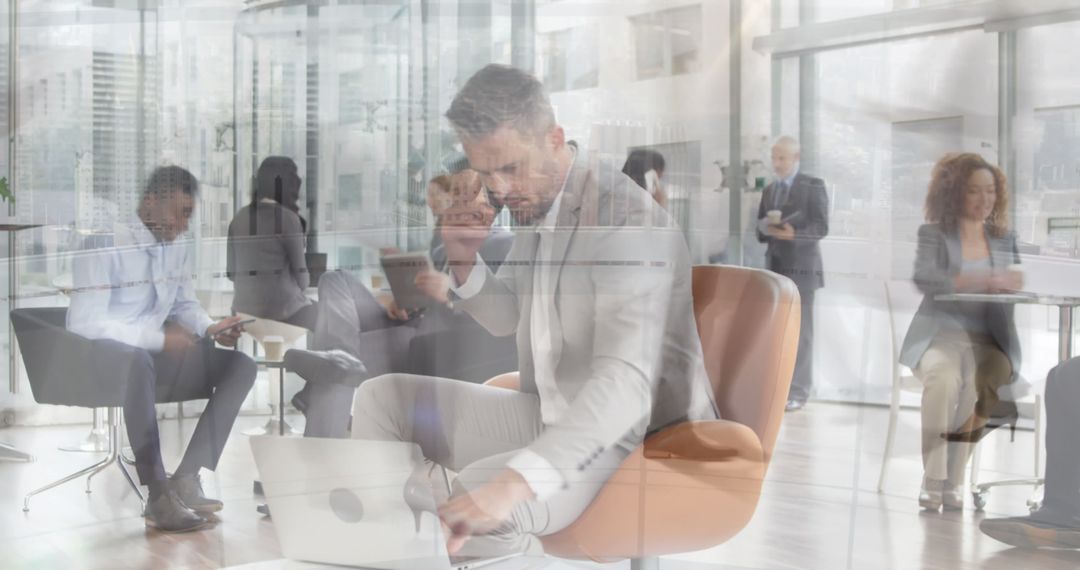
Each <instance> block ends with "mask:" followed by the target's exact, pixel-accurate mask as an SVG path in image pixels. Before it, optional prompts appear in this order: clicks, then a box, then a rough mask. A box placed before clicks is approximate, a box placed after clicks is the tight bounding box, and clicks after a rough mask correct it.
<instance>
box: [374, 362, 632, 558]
mask: <svg viewBox="0 0 1080 570" xmlns="http://www.w3.org/2000/svg"><path fill="white" fill-rule="evenodd" d="M542 430H543V422H542V421H541V419H540V398H539V397H538V396H536V395H533V394H523V393H520V392H515V391H512V390H506V389H502V388H492V387H489V386H483V385H478V384H469V383H465V382H459V381H457V380H448V379H445V378H434V377H430V376H415V375H411V374H387V375H385V376H380V377H378V378H373V379H371V380H368V381H367V382H365V383H364V384H362V385H361V386H360V388H359V389H358V390H357V394H356V402H355V405H354V407H353V424H352V436H353V437H354V438H356V439H370V440H384V441H387V440H388V441H409V442H413V443H417V444H419V445H420V448H421V450H422V451H423V454H424V457H426V458H427V459H430V460H431V461H434V462H435V463H437V464H439V465H442V466H443V467H446V468H448V469H450V470H452V471H456V472H458V477H457V478H456V479H455V481H454V489H453V493H454V494H455V495H458V494H461V493H467V492H468V491H469V490H470V489H475V488H477V487H479V486H481V485H483V484H484V483H486V482H487V481H489V480H491V479H492V478H493V477H494V476H495V475H497V474H498V473H499V472H501V471H502V470H503V469H506V463H507V462H508V461H509V460H510V459H511V458H513V457H514V455H515V454H516V453H517V452H518V451H519V450H520V449H521V448H523V447H526V446H527V445H529V443H531V442H532V441H533V440H534V439H536V437H537V436H539V435H540V433H541V432H542ZM629 454H630V452H629V451H628V450H626V449H625V448H623V447H622V446H619V445H613V446H610V447H609V448H608V450H606V451H604V452H603V453H601V455H600V456H599V457H598V458H597V459H596V460H594V461H593V462H592V463H591V465H590V467H589V468H588V469H586V470H584V471H579V470H576V469H574V470H563V471H562V472H563V473H564V474H566V473H569V476H568V477H567V481H566V483H567V486H566V488H565V489H564V490H562V491H560V492H558V493H557V494H555V495H554V496H552V497H550V498H549V499H548V500H547V501H545V502H540V501H535V500H534V501H529V502H526V503H522V504H520V505H518V507H517V508H515V509H514V511H513V513H511V516H510V519H509V520H507V521H506V522H505V523H504V524H503V525H501V526H500V527H499V528H497V529H495V531H493V532H491V533H490V534H487V535H484V536H482V537H476V538H473V539H472V540H470V541H469V542H468V543H467V544H466V546H465V551H464V552H463V553H462V554H465V555H469V556H501V555H505V554H514V553H525V554H528V555H534V556H538V555H541V554H543V546H542V545H541V544H540V540H539V538H538V537H541V536H545V535H549V534H554V533H555V532H558V531H560V530H562V529H564V528H566V527H567V526H569V525H570V523H572V522H574V521H575V520H576V519H577V518H578V516H580V515H581V513H582V512H583V511H584V510H585V508H586V507H588V506H589V503H590V502H592V500H593V498H594V497H595V496H596V494H597V493H598V492H599V491H600V489H601V488H602V487H603V486H604V483H605V482H606V481H607V480H608V478H609V477H610V476H611V474H612V473H613V472H614V470H615V469H616V468H618V466H619V465H620V464H621V463H622V461H623V460H624V459H625V458H626V457H627V456H628V455H629Z"/></svg>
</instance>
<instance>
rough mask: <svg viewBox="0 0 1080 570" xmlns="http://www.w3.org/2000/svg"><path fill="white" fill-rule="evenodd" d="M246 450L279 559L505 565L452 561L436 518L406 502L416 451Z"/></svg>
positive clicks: (330, 442) (271, 440) (272, 443)
mask: <svg viewBox="0 0 1080 570" xmlns="http://www.w3.org/2000/svg"><path fill="white" fill-rule="evenodd" d="M251 450H252V452H254V454H255V464H256V466H257V467H258V470H259V478H260V480H261V481H262V486H263V491H264V493H265V494H266V501H267V503H268V504H269V506H270V514H271V516H272V517H273V521H274V529H275V530H276V531H277V535H278V541H279V542H280V543H281V550H282V553H283V554H284V556H285V557H286V558H289V559H292V560H302V561H307V562H318V563H321V564H338V565H343V566H360V567H363V568H372V569H376V570H465V569H469V568H478V567H481V566H485V565H488V564H492V563H495V562H498V561H501V560H505V559H507V558H510V557H509V556H506V557H500V558H484V559H469V560H466V559H461V560H459V559H456V558H455V559H454V560H453V561H451V559H450V557H449V556H448V555H447V552H446V538H445V537H444V535H443V532H442V526H441V525H440V524H439V519H438V517H437V515H436V514H435V513H433V512H430V511H427V510H414V508H413V507H410V505H409V504H408V502H407V501H406V500H405V487H406V482H407V481H408V479H409V477H410V476H411V475H412V474H413V472H415V471H418V470H424V469H426V467H425V466H424V460H423V457H422V456H421V454H420V447H419V446H417V445H416V444H413V443H404V442H392V441H366V440H358V439H323V438H291V437H277V436H258V437H252V438H251ZM428 491H430V489H428Z"/></svg>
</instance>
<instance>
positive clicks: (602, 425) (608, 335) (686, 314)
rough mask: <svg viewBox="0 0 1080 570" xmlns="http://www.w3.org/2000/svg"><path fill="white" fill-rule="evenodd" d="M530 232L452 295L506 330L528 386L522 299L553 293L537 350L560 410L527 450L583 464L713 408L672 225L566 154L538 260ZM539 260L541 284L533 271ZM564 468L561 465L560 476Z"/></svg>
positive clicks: (637, 191)
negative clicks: (566, 172) (544, 347)
mask: <svg viewBox="0 0 1080 570" xmlns="http://www.w3.org/2000/svg"><path fill="white" fill-rule="evenodd" d="M538 243H539V239H538V234H537V233H536V231H535V230H534V229H532V228H527V229H520V230H519V231H518V232H517V235H516V238H515V240H514V244H513V247H512V248H511V250H510V253H509V255H508V257H507V260H506V263H504V264H503V266H502V267H501V268H500V269H499V271H498V273H497V274H495V273H492V272H491V270H490V269H488V268H484V269H485V270H486V273H485V280H484V284H483V287H482V289H481V290H480V292H479V293H478V294H477V295H475V296H473V297H471V298H469V299H467V300H463V301H460V302H459V306H461V307H463V308H464V309H465V310H467V311H468V312H469V313H470V314H471V315H472V316H473V317H474V318H475V319H476V320H477V322H479V323H480V324H481V325H483V326H484V327H485V328H487V329H488V330H489V331H490V332H491V333H492V334H494V335H496V336H507V335H510V334H514V333H516V334H517V346H518V362H519V370H520V372H521V389H522V391H523V392H526V393H530V394H538V393H539V392H538V389H537V385H536V379H535V370H534V366H535V363H534V360H533V358H534V350H535V349H534V344H536V342H535V341H534V340H533V338H532V329H531V325H532V302H533V299H534V295H536V294H539V295H543V296H549V295H554V307H553V311H552V313H551V314H550V315H549V316H550V321H551V330H550V331H549V334H550V336H551V347H552V350H551V351H550V352H549V353H548V354H546V355H545V356H546V357H548V359H549V361H548V363H547V369H548V370H551V371H553V376H554V378H555V382H556V385H557V387H558V389H559V392H560V394H561V395H562V396H563V398H564V399H565V400H566V402H567V404H568V406H569V408H568V409H567V411H566V413H565V414H563V416H562V417H561V418H560V419H559V421H557V422H555V423H553V424H549V425H546V426H545V428H544V431H543V433H542V434H541V435H540V437H539V438H538V439H536V440H535V441H534V442H533V443H532V444H530V445H529V449H530V450H532V451H533V452H535V453H538V454H539V455H540V456H541V457H544V458H545V459H546V460H548V462H550V463H551V465H553V466H554V467H555V468H557V469H560V470H565V471H566V472H572V471H574V470H575V469H577V470H581V469H585V468H586V467H587V466H588V465H589V464H590V463H591V462H592V460H593V459H594V458H595V457H596V456H597V455H599V454H600V452H601V451H603V450H604V449H606V448H608V447H610V446H612V445H621V446H623V447H625V448H627V449H633V448H635V447H637V446H638V445H639V444H640V443H641V442H642V441H643V439H644V438H645V436H646V434H647V433H651V432H653V431H655V430H658V429H660V428H662V427H665V426H667V425H670V424H673V423H676V422H679V421H682V420H686V419H713V418H716V417H718V414H717V413H716V408H715V406H714V405H713V404H712V398H711V389H710V385H709V381H708V376H707V375H706V373H705V366H704V361H703V357H702V350H701V340H700V339H699V338H698V334H697V327H696V325H695V321H694V313H693V303H692V300H691V278H690V262H689V253H688V252H687V249H686V242H685V241H684V239H683V237H682V233H681V232H680V231H679V228H678V227H676V226H675V224H674V223H673V222H672V221H671V218H670V217H669V216H668V214H667V212H666V211H665V210H664V209H663V208H661V207H659V206H658V205H656V204H655V202H654V201H653V199H652V197H651V196H650V195H649V193H648V192H646V191H645V190H643V189H641V188H639V187H638V186H637V185H636V184H634V183H633V181H631V180H630V178H628V177H627V176H626V175H624V174H622V172H620V171H619V169H618V167H617V166H616V165H614V164H606V163H604V162H601V163H600V165H599V166H598V167H595V168H594V167H591V165H590V164H589V157H588V154H587V153H585V152H584V151H580V152H579V153H578V159H577V162H576V164H575V166H574V168H573V169H572V171H571V173H570V177H569V180H568V181H567V185H566V188H565V189H564V190H563V195H562V203H561V206H560V209H559V214H558V221H557V224H556V228H555V231H554V234H553V247H552V253H551V257H550V259H539V257H538V256H539V253H538V247H537V246H538ZM541 263H546V264H550V265H549V267H551V270H550V276H549V281H548V282H547V283H546V284H545V286H544V290H543V291H539V292H534V290H533V280H534V268H536V267H538V266H539V265H538V264H541ZM564 475H565V473H564Z"/></svg>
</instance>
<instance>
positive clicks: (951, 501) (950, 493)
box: [941, 482, 964, 511]
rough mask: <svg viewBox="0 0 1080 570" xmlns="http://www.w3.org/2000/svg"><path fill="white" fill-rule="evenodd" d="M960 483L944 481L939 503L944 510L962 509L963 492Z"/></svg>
mask: <svg viewBox="0 0 1080 570" xmlns="http://www.w3.org/2000/svg"><path fill="white" fill-rule="evenodd" d="M960 489H961V485H950V484H949V483H948V482H946V483H945V490H944V491H942V492H941V504H942V506H943V507H944V508H945V510H946V511H962V510H964V492H963V491H961V490H960Z"/></svg>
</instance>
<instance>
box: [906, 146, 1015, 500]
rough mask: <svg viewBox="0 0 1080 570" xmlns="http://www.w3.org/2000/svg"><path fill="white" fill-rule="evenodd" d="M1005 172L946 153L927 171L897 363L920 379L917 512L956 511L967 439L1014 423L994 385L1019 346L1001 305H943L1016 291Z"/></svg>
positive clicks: (1011, 365) (1004, 380) (1007, 377)
mask: <svg viewBox="0 0 1080 570" xmlns="http://www.w3.org/2000/svg"><path fill="white" fill-rule="evenodd" d="M1007 212H1008V190H1007V187H1006V180H1005V176H1004V175H1003V174H1002V172H1001V170H1000V169H999V168H997V167H996V166H994V165H992V164H990V163H988V162H986V161H985V160H984V159H983V158H982V157H981V156H979V155H977V154H951V155H947V156H945V157H944V158H942V159H941V160H940V161H938V163H937V165H935V166H934V172H933V178H932V180H931V182H930V187H929V193H928V195H927V197H926V221H927V222H929V223H927V224H925V225H923V226H922V227H920V228H919V246H918V247H919V249H918V253H917V255H916V259H915V285H916V286H917V287H918V288H919V290H920V291H922V292H923V294H925V295H926V296H925V297H924V298H923V301H922V304H921V305H920V306H919V310H918V312H917V313H916V314H915V318H914V320H912V322H911V326H910V328H909V329H908V332H907V335H906V337H905V338H904V344H903V347H902V349H901V353H900V363H901V364H904V365H906V366H908V367H910V368H911V369H912V370H913V371H914V372H915V375H916V376H918V377H919V379H920V380H921V381H922V383H923V387H924V389H923V398H922V455H923V470H924V479H923V486H922V489H921V492H920V494H919V504H920V506H922V507H923V508H925V509H929V510H937V509H939V508H941V507H942V505H944V506H945V508H946V509H961V508H963V493H962V491H961V488H962V486H963V482H964V468H965V466H966V465H967V462H968V459H969V457H970V455H971V450H972V448H973V445H974V442H976V441H978V440H979V439H980V438H981V437H982V436H983V435H985V434H986V433H988V432H989V431H990V430H992V429H994V428H995V427H999V426H1001V425H1004V424H1006V423H1007V424H1011V425H1013V426H1015V422H1016V405H1015V404H1014V403H1013V402H1008V401H1002V400H1001V399H1000V397H999V395H998V389H999V388H1000V387H1002V386H1005V385H1008V384H1010V383H1012V382H1013V380H1014V379H1015V377H1016V374H1017V372H1018V371H1019V369H1020V343H1019V341H1018V339H1017V334H1016V325H1015V324H1014V322H1013V308H1012V305H1008V304H997V303H971V302H944V301H938V300H936V299H935V297H937V296H938V295H942V294H947V293H994V292H1003V291H1014V290H1018V289H1020V288H1021V287H1022V286H1023V277H1022V275H1021V274H1020V273H1019V272H1018V271H1016V270H1014V269H1011V268H1010V266H1012V265H1015V264H1017V263H1019V262H1020V256H1019V253H1018V251H1017V247H1016V237H1015V235H1013V234H1012V233H1011V232H1010V231H1009V230H1008V219H1007Z"/></svg>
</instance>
